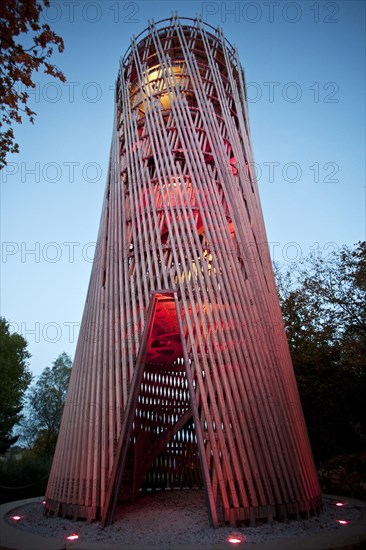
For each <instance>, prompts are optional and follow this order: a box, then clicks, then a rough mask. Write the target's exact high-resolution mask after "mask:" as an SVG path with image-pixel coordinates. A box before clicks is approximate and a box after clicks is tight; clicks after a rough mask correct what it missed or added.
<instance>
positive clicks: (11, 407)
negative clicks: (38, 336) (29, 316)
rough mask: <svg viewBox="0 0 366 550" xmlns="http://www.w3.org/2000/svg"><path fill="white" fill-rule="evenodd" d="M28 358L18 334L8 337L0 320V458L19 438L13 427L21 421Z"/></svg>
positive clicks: (4, 325) (5, 324) (7, 328)
mask: <svg viewBox="0 0 366 550" xmlns="http://www.w3.org/2000/svg"><path fill="white" fill-rule="evenodd" d="M29 357H30V353H29V352H28V351H27V342H26V341H25V340H24V338H23V337H22V336H21V335H20V334H16V333H14V334H10V332H9V323H7V321H6V320H5V319H4V318H3V317H0V358H1V362H0V381H1V383H0V454H1V453H4V452H5V451H6V450H7V449H8V448H9V447H10V446H11V445H13V444H14V443H15V442H16V441H17V439H18V437H19V436H14V435H13V427H14V426H15V425H16V424H17V423H18V422H20V420H21V419H22V413H21V411H22V408H23V397H24V393H25V391H26V389H27V387H28V386H29V384H30V382H31V379H32V375H31V373H30V371H29V369H28V363H27V359H29Z"/></svg>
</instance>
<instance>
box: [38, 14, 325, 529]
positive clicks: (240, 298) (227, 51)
mask: <svg viewBox="0 0 366 550" xmlns="http://www.w3.org/2000/svg"><path fill="white" fill-rule="evenodd" d="M252 167H253V156H252V149H251V141H250V134H249V122H248V111H247V102H246V92H245V80H244V73H243V69H242V68H241V66H240V63H239V59H238V55H237V52H236V51H235V50H234V48H233V47H232V46H231V45H230V43H229V42H228V41H227V40H226V39H225V38H224V37H223V35H222V32H221V30H219V29H218V30H215V29H213V28H212V27H211V26H210V25H206V24H203V23H202V22H200V21H199V20H197V19H195V20H193V19H190V20H187V19H184V18H182V19H179V18H178V17H172V18H170V19H167V20H164V21H161V22H159V23H156V24H155V23H151V24H150V25H149V27H148V29H146V30H145V31H144V32H143V33H141V34H140V35H139V36H138V37H137V38H136V39H134V40H133V41H132V44H131V46H130V48H129V49H128V51H127V53H126V54H125V56H124V58H123V59H122V61H121V67H120V72H119V75H118V80H117V85H116V95H115V123H114V129H113V139H112V147H111V155H110V164H109V171H108V178H107V186H106V192H105V198H104V204H103V211H102V217H101V223H100V230H99V235H98V241H97V243H98V246H97V253H96V259H95V262H94V265H93V269H92V274H91V279H90V285H89V289H88V295H87V300H86V305H85V310H84V315H83V320H82V325H81V331H80V336H79V341H78V346H77V350H76V356H75V361H74V366H73V369H72V375H71V381H70V388H69V392H68V397H67V402H66V406H65V411H64V415H63V420H62V425H61V431H60V435H59V439H58V443H57V448H56V453H55V457H54V461H53V466H52V470H51V474H50V478H49V483H48V488H47V493H46V497H47V504H46V507H47V508H48V510H49V511H50V512H54V513H58V514H64V515H71V516H74V517H81V518H87V519H89V520H92V519H95V518H101V519H102V521H103V523H104V524H105V523H108V522H110V521H112V520H113V514H114V508H115V505H116V502H117V501H118V500H120V501H126V500H130V499H134V498H136V497H137V496H138V493H139V491H140V490H143V489H159V488H175V487H183V488H184V487H203V488H204V489H205V492H206V497H207V499H206V500H207V509H208V515H209V520H210V523H211V525H218V523H220V522H221V521H225V522H230V523H231V524H235V523H236V522H240V521H251V522H255V520H256V519H269V520H270V519H272V517H279V518H285V517H287V516H289V515H295V516H299V515H301V514H302V513H309V512H314V511H316V510H318V509H319V508H320V506H321V497H320V488H319V484H318V480H317V476H316V472H315V467H314V463H313V458H312V453H311V449H310V445H309V441H308V436H307V432H306V427H305V424H304V419H303V414H302V410H301V405H300V401H299V396H298V391H297V387H296V382H295V378H294V373H293V368H292V365H291V359H290V354H289V350H288V345H287V341H286V335H285V332H284V328H283V322H282V317H281V311H280V307H279V302H278V298H277V293H276V288H275V283H274V278H273V273H272V267H271V260H270V256H269V252H268V247H267V244H266V243H267V238H266V233H265V228H264V222H263V217H262V212H261V206H260V201H259V195H258V187H257V183H256V180H255V174H254V172H253V170H252Z"/></svg>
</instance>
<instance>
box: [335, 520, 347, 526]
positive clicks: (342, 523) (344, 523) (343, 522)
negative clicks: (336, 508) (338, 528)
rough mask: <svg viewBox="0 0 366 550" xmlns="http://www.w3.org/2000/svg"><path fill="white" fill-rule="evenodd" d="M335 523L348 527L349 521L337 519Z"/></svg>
mask: <svg viewBox="0 0 366 550" xmlns="http://www.w3.org/2000/svg"><path fill="white" fill-rule="evenodd" d="M337 523H340V524H341V525H348V524H349V521H347V520H345V519H337Z"/></svg>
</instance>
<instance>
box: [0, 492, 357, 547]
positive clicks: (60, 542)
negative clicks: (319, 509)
mask: <svg viewBox="0 0 366 550" xmlns="http://www.w3.org/2000/svg"><path fill="white" fill-rule="evenodd" d="M323 498H324V512H323V513H322V514H320V515H319V516H318V517H315V518H311V519H308V520H303V521H290V522H288V523H279V522H273V524H272V525H268V524H266V525H263V526H257V527H249V528H248V527H244V528H230V527H222V528H219V529H212V528H210V527H208V521H207V514H206V508H205V502H204V495H203V492H201V491H187V492H186V491H165V492H161V493H155V494H150V495H144V496H142V497H140V498H139V499H138V500H137V501H136V502H135V503H134V504H128V505H125V506H123V507H120V508H118V509H117V515H116V521H115V523H114V524H113V525H111V526H109V527H107V528H105V529H102V528H101V527H100V524H99V523H98V522H95V523H91V524H90V523H87V522H85V521H71V520H67V519H63V518H46V517H45V515H44V514H43V507H44V504H43V499H42V497H40V498H33V499H28V500H22V501H17V502H8V503H6V504H3V505H1V507H0V550H1V549H4V548H6V549H14V550H33V549H34V550H36V549H37V550H49V549H50V548H52V549H54V550H58V549H62V548H65V547H66V548H71V547H73V548H75V549H78V550H108V549H111V550H114V549H115V550H117V548H118V549H122V550H123V549H126V550H127V549H130V550H132V549H134V550H135V549H141V550H143V549H149V550H154V549H156V550H170V549H172V548H174V549H178V550H179V549H181V550H184V549H187V550H188V549H190V550H191V549H192V548H197V549H202V550H204V549H205V548H207V549H210V550H214V549H217V550H219V549H224V548H230V547H235V548H243V549H244V548H245V549H248V548H249V549H250V548H252V549H253V550H278V549H281V550H295V549H296V550H322V549H337V548H339V549H341V548H344V547H347V550H349V549H350V548H354V549H355V550H356V549H357V548H363V547H366V528H365V526H366V503H364V502H362V501H360V500H355V499H350V498H346V497H338V496H332V495H323ZM73 535H74V537H73ZM67 537H71V538H67Z"/></svg>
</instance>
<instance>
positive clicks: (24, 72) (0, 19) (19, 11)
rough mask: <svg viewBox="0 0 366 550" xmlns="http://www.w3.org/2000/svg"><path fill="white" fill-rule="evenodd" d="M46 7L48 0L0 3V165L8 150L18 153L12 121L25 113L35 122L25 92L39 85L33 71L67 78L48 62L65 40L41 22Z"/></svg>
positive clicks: (62, 79)
mask: <svg viewBox="0 0 366 550" xmlns="http://www.w3.org/2000/svg"><path fill="white" fill-rule="evenodd" d="M47 6H49V0H43V6H42V4H41V3H39V2H38V1H37V0H3V1H2V2H1V3H0V66H1V71H0V104H1V120H0V144H1V148H0V168H2V167H3V166H4V165H5V164H6V155H7V154H8V153H9V152H10V153H17V152H19V146H18V144H17V143H16V142H15V141H14V131H13V128H12V124H13V122H17V123H21V122H22V116H23V114H25V115H26V116H27V117H28V119H29V121H30V122H31V123H33V122H34V117H35V115H36V113H35V112H34V111H32V110H31V109H30V107H29V105H28V98H29V94H28V92H27V91H26V90H27V88H28V89H29V88H35V87H36V84H35V83H34V81H33V72H34V71H36V72H37V71H38V70H39V69H43V71H44V73H45V74H48V75H51V76H53V77H55V78H57V79H59V80H61V81H62V82H65V80H66V79H65V76H64V75H63V73H62V72H61V71H60V70H59V69H58V68H57V67H56V66H55V65H52V64H51V63H49V61H48V60H49V58H50V57H51V56H52V54H53V45H54V46H57V48H58V51H59V52H62V51H63V49H64V43H63V40H62V38H60V37H59V36H58V35H57V34H56V33H54V32H53V31H52V30H51V29H50V27H49V25H47V24H43V25H41V24H40V21H39V20H40V15H41V13H42V10H43V8H44V7H47ZM28 33H32V34H33V36H32V37H30V36H29V35H28ZM27 42H28V43H27ZM4 126H5V129H4V128H3V127H4Z"/></svg>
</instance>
